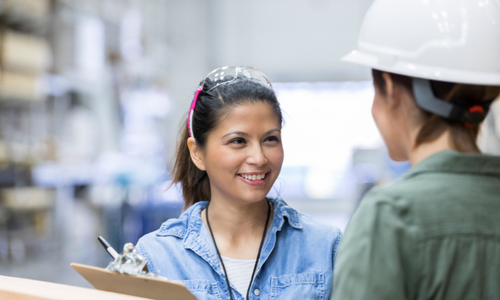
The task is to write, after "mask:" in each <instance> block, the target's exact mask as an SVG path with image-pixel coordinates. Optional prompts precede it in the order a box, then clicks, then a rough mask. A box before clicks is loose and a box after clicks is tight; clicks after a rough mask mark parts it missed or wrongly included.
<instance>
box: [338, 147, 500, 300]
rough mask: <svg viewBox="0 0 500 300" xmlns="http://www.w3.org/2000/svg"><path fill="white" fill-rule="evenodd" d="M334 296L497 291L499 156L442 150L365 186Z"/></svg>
mask: <svg viewBox="0 0 500 300" xmlns="http://www.w3.org/2000/svg"><path fill="white" fill-rule="evenodd" d="M332 299H335V300H353V299H389V300H392V299H452V300H459V299H500V157H495V156H488V155H481V154H462V153H459V152H456V151H452V150H447V151H442V152H439V153H437V154H434V155H432V156H430V157H428V158H426V159H425V160H423V161H421V162H420V163H418V164H417V165H415V166H414V167H412V168H411V169H410V170H409V171H408V172H407V173H406V174H405V175H403V176H402V177H401V178H400V179H399V180H397V181H396V182H395V183H393V184H392V185H390V186H387V187H383V188H375V189H373V190H372V191H371V192H369V193H368V195H367V196H366V197H365V198H364V199H363V201H362V202H361V205H360V206H359V208H358V209H357V210H356V212H355V213H354V215H353V217H352V219H351V221H350V223H349V225H348V227H347V229H346V232H345V235H344V238H343V240H342V242H341V244H340V246H339V252H338V257H337V262H336V266H335V273H334V288H333V296H332Z"/></svg>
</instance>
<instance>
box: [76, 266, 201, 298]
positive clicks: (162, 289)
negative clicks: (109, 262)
mask: <svg viewBox="0 0 500 300" xmlns="http://www.w3.org/2000/svg"><path fill="white" fill-rule="evenodd" d="M71 267H72V268H73V269H75V271H77V272H78V273H79V274H80V275H82V276H83V278H85V279H86V280H87V281H88V282H89V283H90V284H92V285H93V286H94V287H95V288H96V289H97V290H102V291H108V292H114V293H120V294H126V295H131V296H138V297H143V298H149V299H155V300H196V298H195V296H194V295H193V294H191V292H189V290H188V289H187V288H186V287H185V286H184V285H183V284H182V282H180V281H170V280H165V279H160V278H155V277H149V276H140V275H128V274H120V273H118V272H112V271H109V270H106V269H102V268H97V267H92V266H87V265H82V264H76V263H72V264H71Z"/></svg>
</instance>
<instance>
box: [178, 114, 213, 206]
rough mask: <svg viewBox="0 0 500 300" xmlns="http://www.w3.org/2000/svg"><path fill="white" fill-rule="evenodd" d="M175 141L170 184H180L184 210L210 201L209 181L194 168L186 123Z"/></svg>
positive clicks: (201, 172) (202, 172)
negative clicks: (175, 149) (175, 146)
mask: <svg viewBox="0 0 500 300" xmlns="http://www.w3.org/2000/svg"><path fill="white" fill-rule="evenodd" d="M183 123H184V125H183V126H182V129H181V131H180V132H179V140H178V141H177V151H176V158H175V164H174V169H173V175H174V178H173V180H172V184H171V186H172V185H173V184H175V183H180V185H181V187H182V196H183V198H184V210H186V209H187V208H188V207H189V206H191V205H193V204H195V203H196V202H199V201H204V200H210V181H209V179H208V176H207V172H205V171H202V170H200V169H198V167H196V165H195V164H194V163H193V161H192V160H191V154H190V152H189V147H188V145H187V140H188V138H189V132H188V126H187V121H184V122H183Z"/></svg>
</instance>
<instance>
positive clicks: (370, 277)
mask: <svg viewBox="0 0 500 300" xmlns="http://www.w3.org/2000/svg"><path fill="white" fill-rule="evenodd" d="M344 60H345V61H347V62H352V63H356V64H360V65H364V66H368V67H370V68H372V73H373V82H374V87H375V97H374V100H373V106H372V115H373V117H374V119H375V123H376V124H377V127H378V128H379V131H380V133H381V135H382V137H383V139H384V141H385V143H386V145H387V148H388V151H389V155H390V157H391V158H392V159H394V160H396V161H405V160H409V161H410V163H411V165H412V167H411V168H410V170H409V171H408V172H407V173H406V174H405V175H403V176H402V177H401V178H400V179H398V180H397V181H396V182H395V183H393V184H392V185H390V186H386V187H382V188H375V189H373V190H372V191H370V192H369V193H368V194H367V195H366V197H365V198H364V199H363V200H362V202H361V204H360V206H359V207H358V209H357V210H356V212H355V213H354V215H353V217H352V219H351V221H350V223H349V225H348V227H347V229H346V232H345V236H344V238H343V241H342V242H341V244H340V246H339V252H338V256H337V262H336V269H335V273H334V288H333V296H332V299H335V300H351V299H453V300H457V299H500V157H495V156H490V155H483V154H481V153H480V150H479V149H478V147H477V144H476V137H477V135H478V132H479V130H480V125H481V122H482V121H483V120H484V118H485V116H486V114H487V113H488V110H489V108H490V105H491V103H492V102H493V100H494V99H496V98H497V97H498V95H499V94H500V1H498V0H440V1H438V0H406V1H400V0H378V1H375V2H374V3H373V4H372V6H371V8H370V9H369V11H368V13H367V15H366V17H365V19H364V21H363V25H362V29H361V33H360V36H359V40H358V49H357V50H355V51H353V52H351V53H350V54H348V55H347V56H346V57H344Z"/></svg>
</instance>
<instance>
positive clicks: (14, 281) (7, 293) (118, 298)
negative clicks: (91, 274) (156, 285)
mask: <svg viewBox="0 0 500 300" xmlns="http://www.w3.org/2000/svg"><path fill="white" fill-rule="evenodd" d="M0 299H2V300H69V299H71V300H88V299H92V300H104V299H106V300H146V298H140V297H133V296H128V295H123V294H117V293H110V292H105V291H98V290H93V289H87V288H82V287H76V286H70V285H64V284H56V283H51V282H45V281H38V280H31V279H24V278H18V277H8V276H0Z"/></svg>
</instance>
